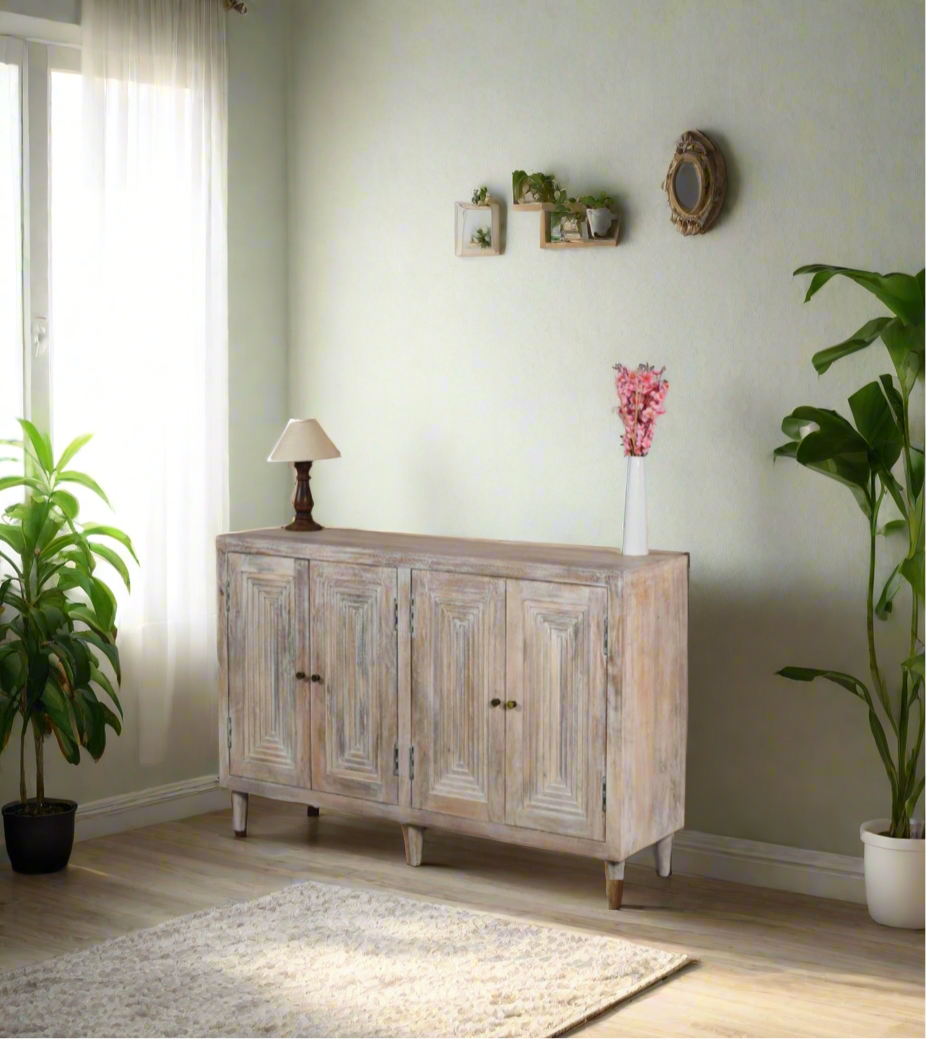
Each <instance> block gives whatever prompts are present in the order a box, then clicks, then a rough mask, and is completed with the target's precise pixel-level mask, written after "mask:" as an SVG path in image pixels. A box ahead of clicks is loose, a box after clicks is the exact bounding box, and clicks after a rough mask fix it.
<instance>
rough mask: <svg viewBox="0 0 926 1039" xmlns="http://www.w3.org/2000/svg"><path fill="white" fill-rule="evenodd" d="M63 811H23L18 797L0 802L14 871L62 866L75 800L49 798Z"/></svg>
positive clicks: (69, 843) (70, 844)
mask: <svg viewBox="0 0 926 1039" xmlns="http://www.w3.org/2000/svg"><path fill="white" fill-rule="evenodd" d="M49 803H51V804H56V805H62V806H63V807H64V809H65V810H64V811H60V812H51V813H49V814H48V815H24V814H23V811H22V802H21V801H10V803H9V804H5V805H4V806H3V836H4V838H5V840H6V850H7V854H8V855H9V856H10V865H11V866H12V867H13V869H14V870H16V872H17V873H55V872H57V871H58V870H59V869H64V867H65V866H66V865H67V864H68V859H69V858H70V857H71V848H73V847H74V815H75V813H76V812H77V802H76V801H64V800H58V799H57V798H53V799H51V800H50V801H49Z"/></svg>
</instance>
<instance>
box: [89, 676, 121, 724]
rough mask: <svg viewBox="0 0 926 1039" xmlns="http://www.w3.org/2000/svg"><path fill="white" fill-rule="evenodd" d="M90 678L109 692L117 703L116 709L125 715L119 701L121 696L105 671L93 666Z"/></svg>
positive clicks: (108, 694)
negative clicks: (117, 693)
mask: <svg viewBox="0 0 926 1039" xmlns="http://www.w3.org/2000/svg"><path fill="white" fill-rule="evenodd" d="M90 679H91V681H93V682H96V684H97V685H98V686H99V687H100V688H101V689H102V690H103V691H104V692H105V693H106V694H107V696H109V698H110V700H112V702H113V703H114V704H115V705H116V710H117V711H118V712H119V714H120V715H121V716H122V717H125V715H123V713H122V704H121V703H120V702H119V697H118V696H117V695H116V690H115V689H114V688H113V684H112V682H110V680H109V679H108V678H107V677H106V675H105V674H103V672H102V671H101V670H100V669H99V668H98V667H92V666H91V668H90Z"/></svg>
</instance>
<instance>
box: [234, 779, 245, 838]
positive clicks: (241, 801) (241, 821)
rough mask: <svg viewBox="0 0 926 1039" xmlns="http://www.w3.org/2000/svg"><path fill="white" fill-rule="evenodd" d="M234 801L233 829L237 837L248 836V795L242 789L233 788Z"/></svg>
mask: <svg viewBox="0 0 926 1039" xmlns="http://www.w3.org/2000/svg"><path fill="white" fill-rule="evenodd" d="M231 803H232V829H233V830H234V831H235V836H236V837H247V835H248V795H247V794H243V793H241V791H240V790H233V791H232V795H231Z"/></svg>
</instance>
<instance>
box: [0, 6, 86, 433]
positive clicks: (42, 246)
mask: <svg viewBox="0 0 926 1039" xmlns="http://www.w3.org/2000/svg"><path fill="white" fill-rule="evenodd" d="M38 22H39V20H38V19H30V18H22V17H21V16H20V17H18V18H14V16H12V15H5V14H0V33H3V35H2V36H0V40H10V41H11V43H12V45H13V46H11V47H10V48H9V49H8V56H7V57H6V58H5V59H4V60H6V61H8V62H9V63H10V64H18V65H19V67H20V91H21V92H20V105H21V127H22V142H21V147H22V184H21V206H22V208H21V212H22V271H23V284H22V308H23V313H22V332H23V343H22V350H23V354H22V361H23V363H22V372H23V387H22V408H23V415H24V417H25V418H28V419H31V420H32V421H33V422H34V423H35V424H36V425H37V426H38V427H39V428H40V429H43V430H47V431H49V432H50V431H51V416H52V401H51V392H52V389H51V387H52V382H51V366H52V359H53V353H54V329H53V328H52V327H51V322H50V313H51V285H50V281H51V240H50V218H51V208H50V204H51V198H50V187H49V185H50V172H51V171H50V167H49V157H50V143H51V138H50V129H51V75H52V73H53V72H56V71H62V72H79V71H80V48H79V47H78V46H75V45H73V44H70V43H63V42H50V41H48V40H46V39H37V38H35V37H30V36H27V35H25V32H24V31H28V24H26V25H24V24H23V23H38ZM46 24H51V25H53V24H54V23H44V22H43V23H42V25H43V27H44V25H46ZM10 28H18V29H19V30H20V31H21V32H24V34H23V35H18V34H15V35H14V34H13V33H11V32H4V30H7V29H10ZM60 29H62V30H65V31H64V32H61V33H57V32H56V33H55V35H56V36H59V35H60V36H69V35H73V32H77V33H78V34H79V29H77V27H76V26H60ZM67 30H71V32H68V31H67ZM17 50H18V51H19V55H20V56H19V59H18V60H17V55H16V51H17Z"/></svg>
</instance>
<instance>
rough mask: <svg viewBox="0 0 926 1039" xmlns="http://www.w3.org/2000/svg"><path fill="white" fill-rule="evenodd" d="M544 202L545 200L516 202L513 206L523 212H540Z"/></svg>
mask: <svg viewBox="0 0 926 1039" xmlns="http://www.w3.org/2000/svg"><path fill="white" fill-rule="evenodd" d="M544 204H545V203H543V202H515V203H514V204H513V205H512V207H511V208H512V209H518V210H520V211H521V212H522V213H539V212H540V211H541V210H542V209H543V207H544Z"/></svg>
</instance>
